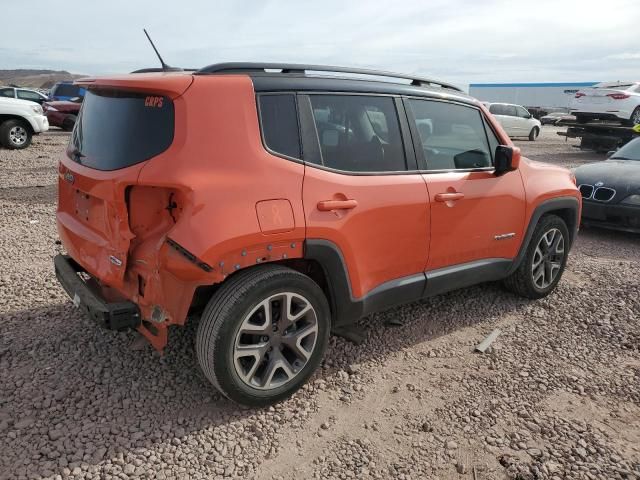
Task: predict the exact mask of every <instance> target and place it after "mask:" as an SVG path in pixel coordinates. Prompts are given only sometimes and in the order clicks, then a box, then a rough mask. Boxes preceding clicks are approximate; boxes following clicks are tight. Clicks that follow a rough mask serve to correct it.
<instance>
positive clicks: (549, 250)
mask: <svg viewBox="0 0 640 480" xmlns="http://www.w3.org/2000/svg"><path fill="white" fill-rule="evenodd" d="M563 260H564V237H563V235H562V233H561V232H560V230H558V229H557V228H552V229H550V230H548V231H547V232H545V233H544V235H542V238H540V241H539V242H538V245H536V249H535V251H534V253H533V263H532V265H531V274H532V275H533V283H534V284H535V286H536V287H537V288H539V289H541V290H544V289H545V288H548V287H549V285H551V284H552V283H553V282H554V281H555V279H556V278H557V276H558V273H559V272H560V270H561V268H562V262H563Z"/></svg>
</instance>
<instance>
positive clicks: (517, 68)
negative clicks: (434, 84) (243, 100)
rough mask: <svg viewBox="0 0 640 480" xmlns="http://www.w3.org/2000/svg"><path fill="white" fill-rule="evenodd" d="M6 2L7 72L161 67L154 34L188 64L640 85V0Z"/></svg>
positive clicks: (2, 60) (2, 45) (1, 55)
mask: <svg viewBox="0 0 640 480" xmlns="http://www.w3.org/2000/svg"><path fill="white" fill-rule="evenodd" d="M2 3H3V5H2V8H1V9H0V10H1V11H2V17H3V19H2V20H0V22H1V23H0V24H1V25H2V34H1V35H0V69H6V68H51V69H65V70H69V71H71V72H74V73H87V74H103V73H113V72H127V71H130V70H133V69H136V68H141V67H149V66H156V63H157V60H156V58H155V57H154V54H153V51H152V50H151V47H150V46H149V45H148V43H147V40H146V38H145V37H144V35H143V33H142V28H143V27H147V29H148V30H149V31H150V33H151V35H152V38H153V39H154V41H155V43H156V45H157V46H158V49H159V50H160V52H161V54H162V55H163V57H164V59H165V61H166V62H167V63H168V64H170V65H175V66H182V67H200V66H204V65H207V64H211V63H217V62H223V61H283V62H285V61H287V62H305V63H325V64H334V65H347V66H361V67H372V68H379V69H386V70H396V71H401V72H407V73H416V74H417V73H419V74H422V75H428V76H432V77H436V78H440V79H443V80H449V81H452V82H455V83H458V84H461V85H464V84H468V83H474V82H530V81H536V82H538V81H543V82H544V81H549V82H552V81H601V80H618V79H625V80H637V79H640V30H639V26H638V25H639V24H638V21H639V20H640V0H616V1H615V2H604V1H602V0H600V1H592V0H582V1H573V0H531V1H527V2H525V1H523V0H513V1H506V0H423V1H419V0H404V1H402V2H397V1H396V2H382V1H378V0H367V1H358V2H356V1H351V2H349V1H346V0H338V1H336V0H322V1H316V2H305V1H304V0H298V1H275V0H263V1H249V0H247V1H231V0H228V1H226V2H218V1H207V0H182V1H175V0H171V1H168V0H155V1H150V0H149V1H147V0H144V1H139V0H127V1H123V0H111V1H109V2H95V1H91V0H83V1H77V0H64V1H57V2H50V1H45V0H31V1H29V2H28V3H27V4H24V3H23V2H9V1H8V0H2ZM12 10H15V11H12ZM10 18H14V19H19V21H15V22H9V21H7V19H10Z"/></svg>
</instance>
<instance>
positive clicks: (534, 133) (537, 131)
mask: <svg viewBox="0 0 640 480" xmlns="http://www.w3.org/2000/svg"><path fill="white" fill-rule="evenodd" d="M539 134H540V129H539V128H538V127H533V128H532V129H531V131H530V132H529V141H531V142H533V141H534V140H535V139H536V138H538V135H539Z"/></svg>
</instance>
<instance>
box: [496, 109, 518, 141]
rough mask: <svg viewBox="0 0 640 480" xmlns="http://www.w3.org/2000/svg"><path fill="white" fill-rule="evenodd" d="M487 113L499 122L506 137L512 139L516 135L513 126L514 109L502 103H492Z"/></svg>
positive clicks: (515, 129)
mask: <svg viewBox="0 0 640 480" xmlns="http://www.w3.org/2000/svg"><path fill="white" fill-rule="evenodd" d="M489 111H490V112H491V114H492V115H493V116H494V117H496V119H497V120H498V122H500V125H502V128H503V129H504V131H505V132H507V135H509V136H512V137H514V136H516V135H517V134H518V130H517V128H516V125H515V113H516V109H515V107H513V106H512V105H505V104H502V103H492V104H491V105H490V106H489Z"/></svg>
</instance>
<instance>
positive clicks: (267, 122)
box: [258, 94, 302, 158]
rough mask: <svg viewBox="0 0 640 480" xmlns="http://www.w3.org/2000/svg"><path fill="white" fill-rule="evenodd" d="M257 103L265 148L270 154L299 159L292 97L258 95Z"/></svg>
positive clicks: (297, 131)
mask: <svg viewBox="0 0 640 480" xmlns="http://www.w3.org/2000/svg"><path fill="white" fill-rule="evenodd" d="M258 102H259V105H260V124H261V126H262V136H263V139H264V144H265V146H266V147H267V148H268V149H269V150H271V151H272V152H275V153H279V154H282V155H286V156H287V157H293V158H301V157H302V151H301V148H300V133H299V129H298V111H297V109H296V99H295V97H294V95H293V94H273V95H271V94H268V95H260V96H259V97H258Z"/></svg>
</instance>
